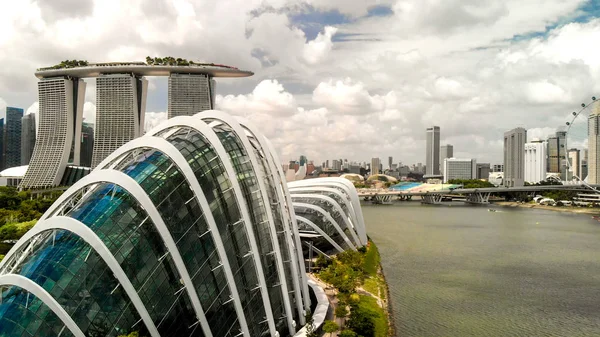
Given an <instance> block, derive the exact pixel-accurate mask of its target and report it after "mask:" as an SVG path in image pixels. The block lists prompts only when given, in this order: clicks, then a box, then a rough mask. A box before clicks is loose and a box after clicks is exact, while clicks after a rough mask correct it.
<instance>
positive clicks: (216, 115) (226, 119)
mask: <svg viewBox="0 0 600 337" xmlns="http://www.w3.org/2000/svg"><path fill="white" fill-rule="evenodd" d="M194 117H200V118H202V119H205V118H212V119H216V120H218V121H220V122H221V123H225V124H227V125H228V126H229V127H230V128H231V129H232V130H233V131H234V132H235V133H236V135H237V136H238V138H239V139H240V141H241V142H242V145H243V146H244V149H245V150H246V154H247V155H248V158H249V159H250V162H251V164H252V167H253V172H254V175H255V177H256V180H257V182H258V187H259V188H260V192H261V197H262V200H263V205H264V207H265V213H266V215H267V220H268V221H269V235H270V237H271V243H272V245H273V251H274V252H275V259H276V261H277V271H278V274H279V275H278V277H277V278H278V280H279V283H280V284H281V293H282V294H281V295H282V299H283V302H284V311H285V315H286V319H287V323H288V329H289V330H290V332H291V334H294V333H295V332H296V327H295V326H294V324H293V323H292V321H293V317H292V312H291V309H292V306H291V303H290V297H289V294H288V287H287V282H286V280H285V277H286V275H285V271H284V269H283V258H282V257H281V252H280V245H279V238H278V237H277V230H276V228H275V222H274V220H273V212H272V210H271V207H270V202H269V197H268V194H267V188H266V186H265V183H264V180H266V179H269V177H266V176H264V175H260V173H261V170H258V169H257V168H258V167H259V162H258V161H259V159H258V158H257V157H256V153H255V152H254V148H253V147H252V145H251V144H250V141H249V140H248V136H247V135H246V132H245V131H244V129H243V128H242V127H241V126H240V124H239V123H238V122H237V121H236V120H235V119H234V118H233V117H231V116H229V115H227V114H225V113H223V112H220V111H216V110H207V111H204V112H201V113H198V114H195V115H194ZM265 169H266V168H265ZM265 173H266V172H265Z"/></svg>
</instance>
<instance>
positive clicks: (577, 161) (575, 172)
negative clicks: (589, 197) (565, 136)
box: [566, 149, 581, 180]
mask: <svg viewBox="0 0 600 337" xmlns="http://www.w3.org/2000/svg"><path fill="white" fill-rule="evenodd" d="M568 155H569V158H568V159H567V160H568V161H569V167H570V168H571V169H570V171H569V172H568V174H567V177H566V179H567V180H571V179H573V178H574V177H577V178H578V179H581V154H580V151H579V149H569V152H568Z"/></svg>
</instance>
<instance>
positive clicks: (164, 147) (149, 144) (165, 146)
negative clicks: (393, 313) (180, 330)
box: [98, 130, 250, 337]
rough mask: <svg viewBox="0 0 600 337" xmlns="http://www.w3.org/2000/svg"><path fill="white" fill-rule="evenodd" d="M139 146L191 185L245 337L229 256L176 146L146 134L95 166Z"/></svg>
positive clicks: (196, 181)
mask: <svg viewBox="0 0 600 337" xmlns="http://www.w3.org/2000/svg"><path fill="white" fill-rule="evenodd" d="M158 131H160V130H158ZM158 131H157V132H158ZM140 147H145V148H153V149H156V150H158V151H161V152H162V153H164V154H165V155H166V156H168V157H169V158H171V160H172V161H173V162H174V163H175V165H176V166H177V167H178V168H179V170H181V172H182V173H183V175H184V177H185V178H186V180H187V182H188V183H189V185H190V187H191V188H192V191H193V192H194V195H195V197H196V200H197V201H198V204H199V205H200V208H201V209H202V213H203V214H204V217H205V218H206V222H207V224H208V227H209V228H210V231H211V233H210V235H212V238H213V241H214V242H215V247H216V248H217V253H218V254H219V258H220V261H221V263H222V264H223V270H224V272H225V278H226V279H227V282H228V284H229V289H230V291H231V294H232V296H233V303H234V308H235V309H236V313H237V315H238V321H239V322H240V328H241V329H242V331H243V332H244V333H245V334H246V336H247V335H249V334H250V332H249V330H248V325H247V322H246V317H245V315H244V310H243V309H242V304H241V300H240V297H239V293H238V292H237V286H236V284H235V280H234V277H233V273H232V271H231V265H230V263H229V259H228V258H227V253H226V252H225V247H224V245H223V241H222V240H221V236H220V235H219V234H218V233H219V229H218V227H217V224H216V222H215V219H214V217H213V214H212V212H211V210H210V206H209V205H208V201H207V200H206V196H205V195H204V192H203V191H202V188H201V187H200V184H199V183H198V180H197V179H196V176H195V175H194V171H193V170H192V169H191V167H190V165H189V163H188V162H187V160H186V159H185V157H184V156H183V155H182V154H181V153H180V152H179V151H178V150H177V148H175V146H173V144H171V143H169V142H168V141H167V140H165V139H164V138H160V137H153V136H151V135H146V136H144V137H143V138H138V139H135V140H133V141H131V142H129V143H127V144H125V145H123V146H122V147H120V148H119V149H117V150H116V151H115V152H113V153H112V154H111V155H109V156H108V157H107V158H106V159H105V160H104V161H103V162H102V163H100V165H98V167H99V168H103V167H105V166H106V165H108V164H110V162H111V161H113V160H114V159H117V158H119V157H120V156H122V155H123V154H125V153H127V152H130V151H133V150H135V149H137V148H140ZM192 288H193V285H192ZM194 293H195V289H194ZM195 298H196V300H198V296H197V295H195ZM198 303H199V302H198ZM199 305H200V307H199V308H200V309H201V310H202V306H201V304H199ZM202 317H204V318H203V319H202V321H201V324H204V322H205V323H206V326H204V325H202V328H203V331H204V330H205V329H206V331H208V333H206V332H205V336H207V337H208V336H212V332H211V329H210V326H209V325H208V322H207V321H206V316H205V315H204V312H203V311H202Z"/></svg>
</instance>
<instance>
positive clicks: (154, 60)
mask: <svg viewBox="0 0 600 337" xmlns="http://www.w3.org/2000/svg"><path fill="white" fill-rule="evenodd" d="M146 64H147V65H151V66H215V67H224V68H230V69H237V68H235V67H231V66H226V65H223V64H217V63H201V62H194V61H191V60H189V61H188V60H186V59H182V58H179V57H178V58H174V57H172V56H165V57H150V56H146Z"/></svg>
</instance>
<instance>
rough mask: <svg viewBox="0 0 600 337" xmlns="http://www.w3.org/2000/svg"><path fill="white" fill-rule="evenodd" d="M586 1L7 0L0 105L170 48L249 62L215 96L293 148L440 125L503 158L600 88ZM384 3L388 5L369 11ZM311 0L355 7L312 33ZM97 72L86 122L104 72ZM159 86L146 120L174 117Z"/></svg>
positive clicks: (409, 137) (418, 156)
mask: <svg viewBox="0 0 600 337" xmlns="http://www.w3.org/2000/svg"><path fill="white" fill-rule="evenodd" d="M583 3H584V0H532V1H526V2H523V1H520V0H506V1H501V0H492V1H484V2H482V1H477V0H464V1H463V0H461V1H459V0H447V1H446V0H394V1H392V0H389V1H388V0H367V1H347V0H329V1H316V0H268V1H266V0H265V1H261V0H250V1H248V0H231V1H220V2H219V1H218V2H210V1H206V0H197V1H192V0H175V1H170V0H169V1H168V0H156V1H152V2H145V1H140V0H134V1H128V2H119V1H116V0H93V1H90V2H84V1H80V2H79V1H46V2H36V1H32V0H22V1H13V2H10V1H0V31H2V34H1V35H0V48H1V49H2V50H15V51H18V52H17V53H0V63H2V64H3V67H1V68H0V96H1V97H2V98H3V100H2V99H0V108H2V105H6V104H7V103H8V105H11V106H24V107H27V106H32V104H33V103H34V102H35V101H36V100H37V93H36V91H37V88H36V81H37V80H36V78H35V77H34V76H33V72H34V71H35V69H36V68H37V67H40V66H45V65H52V64H55V63H57V62H59V61H60V60H63V59H74V58H76V59H88V60H89V61H111V60H143V59H144V58H145V56H146V55H151V56H162V55H172V56H175V57H184V58H188V59H194V60H198V61H209V62H217V63H223V64H231V65H234V66H237V67H239V68H242V69H248V70H252V71H254V72H255V75H254V76H253V77H251V78H247V79H219V80H218V86H217V88H218V89H217V93H218V94H219V95H218V96H217V106H218V108H219V109H223V110H226V111H230V112H234V113H236V114H240V115H242V116H247V117H248V118H249V119H251V120H253V121H254V122H256V124H258V126H259V127H260V128H261V129H262V130H264V132H265V133H266V134H267V135H268V136H269V137H271V138H272V139H273V141H274V143H275V144H276V146H277V148H278V149H280V151H281V152H282V159H289V158H291V157H294V158H295V157H297V156H298V155H299V154H300V153H303V154H306V155H308V156H309V157H311V158H313V159H316V160H323V159H327V158H329V159H331V158H334V157H342V158H346V157H347V158H348V159H351V160H368V159H370V158H371V157H374V156H379V157H382V158H384V157H387V156H388V155H392V156H393V157H394V158H395V159H396V160H401V161H403V162H405V163H413V162H423V161H424V138H425V135H424V130H425V127H427V126H430V125H432V124H436V125H439V126H440V127H441V128H442V139H443V140H444V141H447V142H451V143H452V144H454V145H455V151H456V152H457V153H460V154H461V155H464V156H469V157H476V158H477V159H478V160H480V161H490V162H499V161H501V153H502V142H501V141H500V139H501V138H502V134H503V132H504V131H506V130H509V129H512V128H514V127H517V126H522V127H525V128H528V129H530V130H536V129H539V130H542V131H539V132H540V133H543V132H545V131H544V130H549V129H555V128H556V127H558V126H562V125H564V124H565V121H567V120H568V115H569V114H570V112H571V111H573V110H576V109H577V107H578V106H579V104H580V103H581V102H587V101H588V100H589V97H591V96H592V95H598V91H600V49H598V48H595V46H596V41H598V40H599V38H600V19H592V20H590V21H589V22H587V23H568V21H569V20H570V18H572V17H573V16H574V15H576V13H577V8H578V7H579V6H580V5H581V4H583ZM377 5H390V6H391V9H392V11H393V13H392V14H391V15H389V16H372V17H365V15H366V14H367V13H368V11H369V10H370V9H371V8H373V6H377ZM313 11H338V12H339V13H341V14H342V15H345V16H346V18H351V20H346V21H347V23H345V24H337V23H336V24H335V27H333V26H332V24H331V23H327V22H320V23H319V26H318V28H317V29H320V32H318V34H317V36H316V38H314V39H311V40H309V38H307V34H308V33H305V32H304V31H303V30H302V29H301V27H309V28H311V29H314V28H315V27H316V26H315V25H311V24H312V22H299V21H298V20H302V17H303V16H302V15H300V16H298V15H295V14H299V13H302V12H305V13H306V14H309V15H308V17H309V19H310V18H312V16H311V15H310V14H311V13H313ZM315 17H319V16H318V15H317V16H315ZM299 18H300V19H299ZM562 22H564V23H567V24H565V25H561V24H559V25H558V28H554V29H552V30H551V31H549V32H548V34H547V35H546V36H545V37H535V38H526V36H528V35H529V34H531V33H539V32H544V31H545V30H546V27H552V26H553V25H554V24H556V23H562ZM321 25H322V26H321ZM323 26H325V27H324V28H321V27H323ZM314 33H315V32H314V30H313V31H311V34H314ZM311 36H314V35H311ZM515 36H519V38H518V39H513V38H514V37H515ZM87 84H88V87H87V91H86V97H85V101H86V104H85V116H86V119H87V120H91V119H93V118H94V113H95V106H94V102H95V83H94V81H93V80H87ZM149 89H150V90H149V95H148V96H149V99H148V110H149V111H154V112H148V113H147V116H146V121H147V126H148V127H151V126H153V125H156V124H157V123H158V122H159V121H160V120H164V118H166V113H165V112H164V111H166V107H167V104H166V98H167V94H166V81H165V80H164V79H154V78H151V79H150V88H149ZM31 109H34V108H33V107H31ZM28 110H29V109H28ZM2 113H3V112H2ZM531 132H532V133H533V132H538V131H531ZM540 136H543V137H545V136H547V135H545V136H544V135H540Z"/></svg>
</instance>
